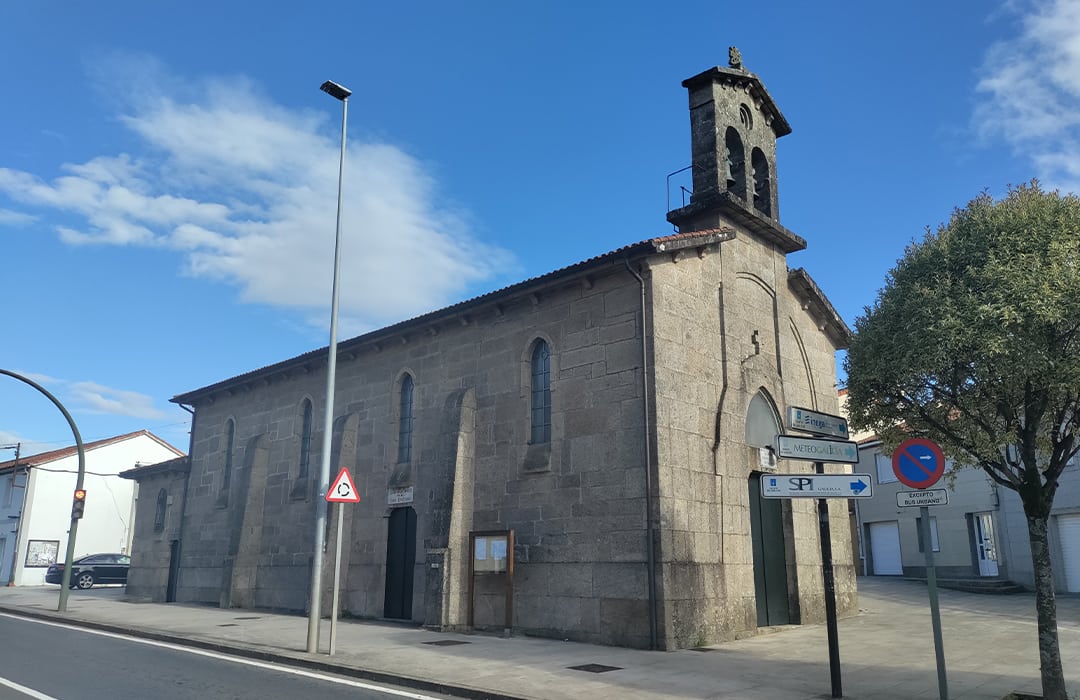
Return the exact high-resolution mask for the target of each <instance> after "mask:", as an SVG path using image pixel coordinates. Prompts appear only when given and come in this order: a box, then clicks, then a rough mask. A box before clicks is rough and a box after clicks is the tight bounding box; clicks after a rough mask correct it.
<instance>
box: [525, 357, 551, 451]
mask: <svg viewBox="0 0 1080 700" xmlns="http://www.w3.org/2000/svg"><path fill="white" fill-rule="evenodd" d="M531 367H532V372H531V376H532V385H531V386H532V432H531V436H532V437H531V439H530V440H529V442H530V443H532V444H534V445H535V444H541V443H546V442H551V349H550V348H549V347H548V344H547V343H545V342H544V341H543V340H538V341H536V345H535V346H534V347H533V352H532V362H531Z"/></svg>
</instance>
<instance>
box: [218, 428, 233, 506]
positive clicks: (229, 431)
mask: <svg viewBox="0 0 1080 700" xmlns="http://www.w3.org/2000/svg"><path fill="white" fill-rule="evenodd" d="M235 442H236V423H235V422H234V421H233V419H232V418H230V419H229V420H227V421H226V422H225V469H224V472H223V475H222V477H221V490H222V491H228V490H229V483H230V482H231V481H232V467H233V444H234V443H235Z"/></svg>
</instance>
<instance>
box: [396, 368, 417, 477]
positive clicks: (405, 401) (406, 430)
mask: <svg viewBox="0 0 1080 700" xmlns="http://www.w3.org/2000/svg"><path fill="white" fill-rule="evenodd" d="M399 409H400V412H399V414H398V447H397V461H398V464H404V463H407V462H408V461H409V460H410V459H411V458H412V431H413V378H412V377H411V376H410V375H408V374H406V375H405V376H404V377H403V378H402V379H401V402H400V404H399Z"/></svg>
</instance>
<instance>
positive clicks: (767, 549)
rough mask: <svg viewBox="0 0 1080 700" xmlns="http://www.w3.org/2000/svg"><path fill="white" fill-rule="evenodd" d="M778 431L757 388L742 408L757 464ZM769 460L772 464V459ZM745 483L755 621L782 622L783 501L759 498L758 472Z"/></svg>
mask: <svg viewBox="0 0 1080 700" xmlns="http://www.w3.org/2000/svg"><path fill="white" fill-rule="evenodd" d="M780 430H781V427H780V416H779V414H778V413H777V411H776V408H775V406H774V405H773V402H772V401H771V400H770V399H769V396H768V395H767V394H766V393H765V392H764V391H759V392H758V393H757V394H756V395H755V396H754V398H753V399H751V401H750V405H749V406H748V407H747V409H746V444H747V445H750V446H751V447H754V448H757V449H756V450H755V452H756V453H758V457H759V460H760V461H759V462H758V464H766V460H769V459H770V458H771V455H772V454H773V450H774V449H775V447H776V436H777V435H779V434H780ZM771 463H772V464H775V459H772V460H771ZM747 483H748V489H749V501H750V541H751V549H752V551H753V561H754V596H755V598H756V600H757V624H758V627H768V626H771V625H786V624H788V623H789V622H790V621H791V617H790V612H789V610H788V581H787V544H786V542H785V541H784V511H783V501H782V500H780V499H775V498H762V497H761V472H759V471H752V472H751V473H750V479H749V480H748V482H747Z"/></svg>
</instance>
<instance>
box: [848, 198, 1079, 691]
mask: <svg viewBox="0 0 1080 700" xmlns="http://www.w3.org/2000/svg"><path fill="white" fill-rule="evenodd" d="M845 365H846V369H847V376H848V412H849V418H850V422H851V424H852V426H853V427H856V428H872V429H874V430H875V431H876V432H877V434H878V435H879V436H880V437H881V438H882V441H883V442H884V443H885V446H886V447H889V448H891V447H895V446H896V445H897V444H898V443H899V442H901V441H902V440H903V439H904V438H906V437H911V436H920V437H929V438H931V439H932V440H934V441H936V442H937V443H938V444H939V445H940V446H941V448H942V451H943V452H945V454H947V455H948V456H950V457H952V459H953V461H954V462H955V463H957V464H959V465H970V466H979V467H982V469H983V470H984V471H985V472H986V473H987V474H988V475H989V476H990V478H992V479H993V480H994V481H996V482H997V483H998V484H1001V485H1002V486H1005V487H1007V488H1010V489H1013V490H1014V491H1016V492H1017V493H1018V494H1019V496H1020V501H1021V503H1023V506H1024V513H1025V515H1026V516H1027V525H1028V543H1029V545H1030V547H1031V559H1032V569H1033V573H1034V584H1035V608H1036V614H1037V617H1038V633H1039V667H1040V672H1041V675H1042V686H1043V696H1044V697H1045V698H1047V700H1065V698H1066V697H1067V692H1066V687H1065V677H1064V673H1063V671H1062V663H1061V652H1060V647H1059V645H1058V633H1057V608H1056V604H1055V591H1054V576H1053V567H1052V560H1051V557H1050V550H1049V539H1048V535H1047V524H1048V520H1049V516H1050V511H1051V509H1052V508H1053V503H1054V494H1055V492H1056V491H1057V487H1058V479H1059V478H1060V476H1061V473H1062V471H1063V470H1064V468H1065V465H1066V464H1067V463H1068V462H1069V460H1070V459H1071V458H1072V457H1073V456H1074V455H1075V454H1076V453H1077V450H1078V447H1080V444H1078V442H1080V441H1078V436H1077V431H1078V428H1080V199H1078V198H1077V197H1076V196H1074V195H1064V196H1063V195H1060V194H1059V193H1057V192H1043V191H1042V189H1041V188H1040V187H1039V183H1038V182H1036V181H1032V182H1031V183H1030V184H1028V185H1023V186H1020V187H1016V188H1010V190H1009V193H1008V196H1006V197H1005V198H1004V199H1002V200H1000V201H994V200H993V198H992V197H990V195H988V194H985V193H984V194H982V195H980V196H978V197H976V198H975V199H973V200H972V201H971V202H969V203H968V205H967V206H966V207H964V208H963V209H957V210H956V211H954V212H953V215H952V218H951V219H950V220H949V222H948V223H947V224H944V225H943V226H941V227H939V228H938V230H937V231H928V232H927V234H926V237H925V238H924V239H923V240H922V241H921V242H918V243H913V244H911V245H910V246H908V248H907V250H906V251H905V252H904V257H903V258H901V259H900V261H899V262H898V263H897V265H896V267H895V268H893V270H892V271H891V272H890V273H889V276H888V278H887V279H886V282H885V287H884V288H883V289H882V290H881V292H880V293H879V294H878V298H877V301H876V302H875V304H874V305H873V306H872V307H868V308H867V309H866V310H865V313H864V315H863V316H862V317H860V318H859V319H858V320H857V321H856V322H855V337H854V338H853V339H852V341H851V343H850V346H849V348H848V355H847V360H846V361H845Z"/></svg>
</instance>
